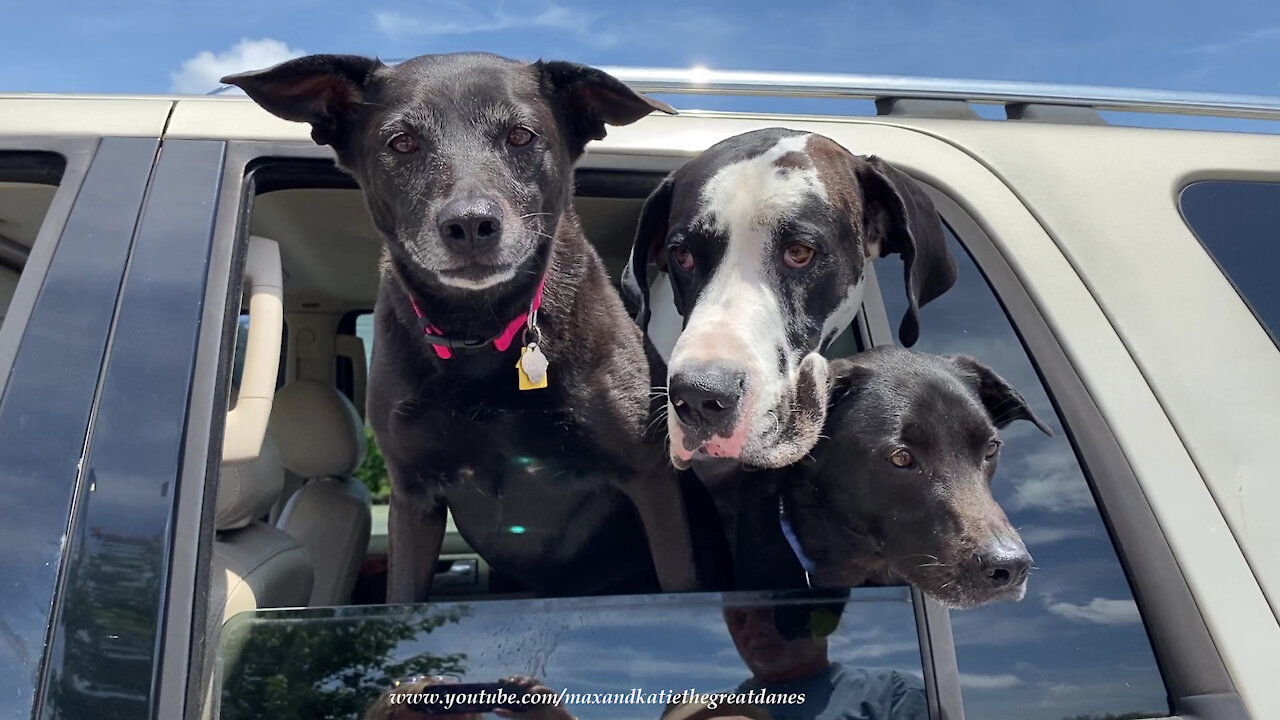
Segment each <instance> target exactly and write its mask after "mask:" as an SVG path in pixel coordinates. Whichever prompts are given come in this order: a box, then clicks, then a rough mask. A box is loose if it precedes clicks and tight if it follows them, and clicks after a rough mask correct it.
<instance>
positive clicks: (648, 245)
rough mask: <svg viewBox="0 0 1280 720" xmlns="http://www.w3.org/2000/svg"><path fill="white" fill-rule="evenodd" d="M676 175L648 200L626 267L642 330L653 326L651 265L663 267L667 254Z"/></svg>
mask: <svg viewBox="0 0 1280 720" xmlns="http://www.w3.org/2000/svg"><path fill="white" fill-rule="evenodd" d="M674 177H675V174H674V173H673V174H671V175H668V176H667V177H666V178H665V179H664V180H663V181H662V184H660V185H658V187H657V188H655V189H654V191H653V192H651V193H649V197H648V199H647V200H645V201H644V208H643V209H641V210H640V221H639V223H638V224H637V225H636V239H635V242H634V243H632V245H631V259H630V260H628V261H627V266H626V267H625V268H623V270H622V290H623V292H624V293H626V294H627V295H628V296H630V298H631V300H632V302H633V303H634V304H635V305H636V307H637V310H636V324H637V325H639V326H640V330H641V331H647V330H648V329H649V313H650V308H649V264H650V263H657V265H658V267H659V268H661V267H662V264H663V263H662V261H663V258H664V257H665V256H664V255H663V253H662V246H663V243H665V242H666V240H667V227H668V224H669V223H670V220H671V193H672V190H673V188H674V187H675V180H674ZM681 312H682V313H683V310H681Z"/></svg>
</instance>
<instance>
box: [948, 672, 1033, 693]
mask: <svg viewBox="0 0 1280 720" xmlns="http://www.w3.org/2000/svg"><path fill="white" fill-rule="evenodd" d="M1021 684H1022V679H1021V678H1019V677H1018V676H1017V675H1010V674H1008V673H1006V674H1004V675H976V674H973V673H960V687H966V688H973V689H974V690H1002V689H1004V688H1011V687H1017V686H1018V685H1021Z"/></svg>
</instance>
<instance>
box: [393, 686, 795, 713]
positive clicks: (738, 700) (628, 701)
mask: <svg viewBox="0 0 1280 720" xmlns="http://www.w3.org/2000/svg"><path fill="white" fill-rule="evenodd" d="M390 700H391V703H392V704H393V705H410V706H413V705H434V706H443V707H444V708H445V709H446V710H448V709H450V708H452V707H453V706H455V705H464V706H474V705H493V706H499V705H505V706H511V705H612V704H617V705H663V706H665V705H668V704H676V705H684V704H693V703H696V704H699V705H705V706H706V707H707V708H708V709H711V710H714V709H716V708H717V707H719V706H720V705H721V704H725V705H799V704H801V703H803V702H804V693H790V694H783V693H771V692H766V691H764V690H751V691H749V692H717V693H700V692H697V691H696V690H677V691H672V690H662V691H660V692H645V691H643V690H641V689H640V688H632V689H631V690H630V692H614V693H573V692H569V691H568V690H567V689H562V690H561V691H560V692H559V693H513V692H507V691H505V690H496V691H489V690H480V691H477V692H465V693H451V692H448V691H441V692H413V693H391V697H390Z"/></svg>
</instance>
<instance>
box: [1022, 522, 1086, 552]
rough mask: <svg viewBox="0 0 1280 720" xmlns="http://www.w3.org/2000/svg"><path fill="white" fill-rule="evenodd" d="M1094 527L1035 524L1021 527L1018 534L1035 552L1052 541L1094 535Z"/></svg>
mask: <svg viewBox="0 0 1280 720" xmlns="http://www.w3.org/2000/svg"><path fill="white" fill-rule="evenodd" d="M1094 533H1095V531H1094V529H1093V528H1090V527H1069V526H1068V527H1053V526H1035V527H1029V528H1026V529H1022V528H1019V529H1018V534H1019V535H1021V536H1022V542H1024V543H1026V544H1027V547H1028V548H1029V549H1030V550H1031V551H1032V554H1035V549H1036V547H1040V546H1044V545H1048V544H1050V543H1056V542H1061V541H1063V540H1077V539H1080V538H1087V537H1093V536H1094Z"/></svg>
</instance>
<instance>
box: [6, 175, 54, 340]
mask: <svg viewBox="0 0 1280 720" xmlns="http://www.w3.org/2000/svg"><path fill="white" fill-rule="evenodd" d="M65 164H66V163H65V161H64V160H63V158H62V157H61V156H59V155H55V154H53V153H30V152H0V325H3V323H4V319H5V317H6V316H7V315H8V314H9V304H10V303H11V302H12V300H13V296H14V293H16V292H17V290H18V279H19V278H20V277H21V275H22V270H23V268H24V267H25V266H26V264H27V258H28V257H29V256H30V254H31V250H32V247H33V246H34V245H35V241H36V236H37V234H38V233H39V232H40V227H41V225H43V224H44V220H45V215H46V214H47V213H48V211H49V206H50V205H51V204H52V203H53V195H54V193H55V192H56V191H57V189H58V184H59V182H61V179H62V173H63V170H64V167H65Z"/></svg>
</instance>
